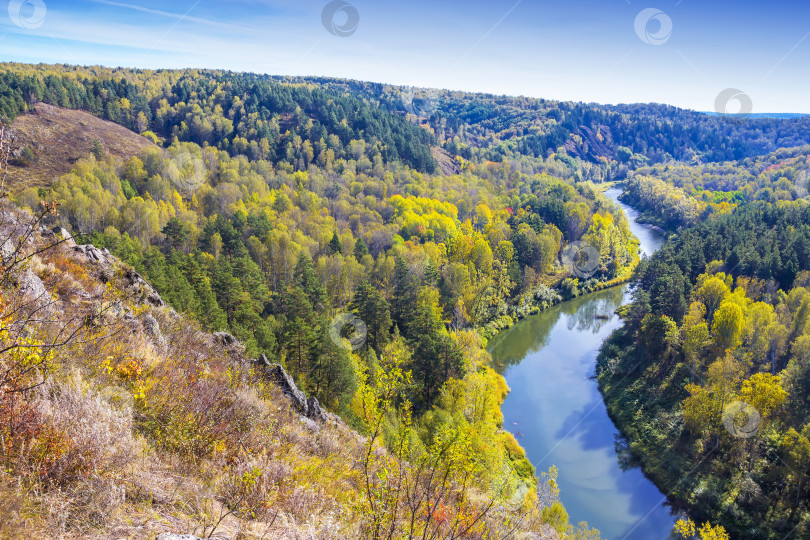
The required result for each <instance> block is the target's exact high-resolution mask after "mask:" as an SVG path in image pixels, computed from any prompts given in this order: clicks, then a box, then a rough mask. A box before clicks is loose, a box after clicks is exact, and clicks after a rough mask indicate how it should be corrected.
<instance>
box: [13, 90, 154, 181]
mask: <svg viewBox="0 0 810 540" xmlns="http://www.w3.org/2000/svg"><path fill="white" fill-rule="evenodd" d="M12 137H13V139H14V141H13V143H12V159H11V160H10V163H9V174H8V178H7V181H6V183H7V186H8V187H9V188H11V189H12V190H18V189H24V188H26V187H31V186H34V187H42V186H48V185H50V184H51V183H53V181H54V180H56V179H57V178H59V177H60V176H62V175H63V174H66V173H67V172H69V171H70V169H72V168H73V167H74V166H75V164H76V162H77V161H78V160H79V158H81V157H84V156H86V155H87V154H88V153H90V152H91V151H92V150H93V143H94V141H96V140H98V141H99V143H100V149H101V151H102V152H103V153H105V154H109V155H110V156H113V157H115V158H118V159H122V160H126V159H129V158H131V157H132V156H135V155H138V154H140V153H141V152H142V151H144V150H146V149H148V148H154V147H155V145H154V144H153V143H152V142H150V141H149V140H148V139H147V138H146V137H142V136H140V135H138V134H136V133H134V132H133V131H131V130H129V129H127V128H125V127H123V126H120V125H118V124H114V123H112V122H108V121H105V120H102V119H100V118H98V117H97V116H95V115H92V114H90V113H88V112H85V111H79V110H72V109H64V108H59V107H54V106H53V105H48V104H46V103H38V104H37V105H36V107H35V108H34V109H33V110H32V111H30V112H28V113H26V114H22V115H20V116H18V117H17V118H16V119H15V121H14V123H13V124H12ZM26 149H29V150H30V151H31V153H30V154H28V155H30V158H26V154H27V153H26V152H25V150H26Z"/></svg>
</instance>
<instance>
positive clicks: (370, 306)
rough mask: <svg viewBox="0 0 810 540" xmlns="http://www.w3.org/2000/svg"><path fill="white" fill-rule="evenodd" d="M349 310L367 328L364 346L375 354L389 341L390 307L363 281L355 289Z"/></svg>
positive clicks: (374, 289)
mask: <svg viewBox="0 0 810 540" xmlns="http://www.w3.org/2000/svg"><path fill="white" fill-rule="evenodd" d="M349 308H350V309H351V310H353V311H354V312H355V314H357V316H358V317H359V318H360V320H362V321H363V322H364V323H365V324H366V327H367V330H368V334H367V335H366V345H367V346H368V347H371V348H372V349H374V350H375V351H377V352H380V351H381V350H382V347H384V346H385V344H386V343H388V341H389V340H390V339H391V325H392V321H391V306H390V305H389V304H388V302H387V301H386V300H385V298H384V297H383V295H382V293H381V292H380V291H379V289H377V288H376V287H372V286H371V284H370V283H369V282H368V281H364V282H363V283H361V284H360V286H359V287H357V292H355V294H354V299H353V300H352V303H351V304H350V305H349Z"/></svg>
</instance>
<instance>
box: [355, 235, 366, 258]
mask: <svg viewBox="0 0 810 540" xmlns="http://www.w3.org/2000/svg"><path fill="white" fill-rule="evenodd" d="M353 253H354V258H355V259H357V260H358V261H359V260H360V259H362V258H363V257H365V256H366V255H368V246H367V245H366V243H365V242H364V241H363V239H362V238H358V239H357V240H356V241H355V243H354V250H353Z"/></svg>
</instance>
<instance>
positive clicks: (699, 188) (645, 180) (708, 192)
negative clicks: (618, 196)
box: [624, 146, 810, 230]
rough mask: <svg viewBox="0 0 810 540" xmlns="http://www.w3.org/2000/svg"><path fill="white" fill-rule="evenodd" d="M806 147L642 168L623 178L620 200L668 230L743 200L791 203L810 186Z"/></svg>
mask: <svg viewBox="0 0 810 540" xmlns="http://www.w3.org/2000/svg"><path fill="white" fill-rule="evenodd" d="M808 156H810V147H808V146H802V147H798V148H785V149H780V150H778V151H776V152H772V153H769V154H766V155H763V156H758V157H753V158H747V159H743V160H739V161H732V162H722V163H709V164H704V165H697V166H696V165H688V164H683V163H666V164H661V165H656V166H652V167H641V168H639V169H637V170H635V171H633V172H631V173H630V175H629V178H628V179H627V181H626V182H625V189H626V191H625V194H624V200H625V201H626V202H628V203H630V204H632V205H633V206H635V207H637V208H639V209H640V210H642V211H643V212H644V218H645V219H646V220H647V221H650V222H653V223H656V224H658V225H661V226H662V227H664V228H666V229H668V230H677V229H678V228H681V227H686V226H690V225H694V224H695V223H696V222H697V221H698V219H703V218H706V217H707V216H709V215H711V214H717V213H720V214H722V213H728V212H730V211H731V210H733V209H734V208H735V207H736V206H737V205H738V204H740V203H742V202H746V201H769V202H776V201H793V200H797V199H802V198H805V197H807V195H808V193H810V191H808V189H810V176H809V175H810V164H809V163H808Z"/></svg>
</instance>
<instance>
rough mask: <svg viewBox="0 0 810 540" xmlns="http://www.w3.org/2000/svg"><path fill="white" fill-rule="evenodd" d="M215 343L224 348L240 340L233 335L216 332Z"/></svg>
mask: <svg viewBox="0 0 810 540" xmlns="http://www.w3.org/2000/svg"><path fill="white" fill-rule="evenodd" d="M214 341H215V342H217V343H218V344H220V345H222V346H224V347H227V346H229V345H233V344H234V343H236V342H237V341H238V340H237V339H236V337H234V335H233V334H229V333H228V332H214Z"/></svg>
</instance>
